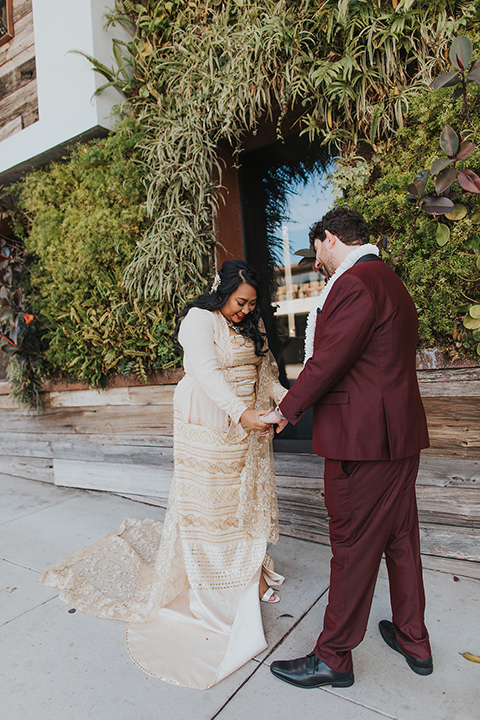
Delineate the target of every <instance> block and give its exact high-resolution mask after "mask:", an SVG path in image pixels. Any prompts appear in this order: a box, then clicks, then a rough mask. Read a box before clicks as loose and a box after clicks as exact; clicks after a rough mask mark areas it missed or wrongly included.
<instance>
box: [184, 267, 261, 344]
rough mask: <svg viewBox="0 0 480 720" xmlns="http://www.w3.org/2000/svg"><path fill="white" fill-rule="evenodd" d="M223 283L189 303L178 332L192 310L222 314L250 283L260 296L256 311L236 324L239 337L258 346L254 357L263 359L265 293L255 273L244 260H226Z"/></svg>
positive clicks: (222, 270)
mask: <svg viewBox="0 0 480 720" xmlns="http://www.w3.org/2000/svg"><path fill="white" fill-rule="evenodd" d="M218 276H219V278H220V282H218V278H216V282H214V284H213V285H212V289H211V290H210V292H208V293H205V294H204V295H200V296H199V297H198V298H196V299H195V300H192V301H191V302H189V303H187V305H186V306H185V308H184V309H183V310H182V312H181V313H179V315H178V316H177V332H178V328H179V325H180V320H181V319H182V318H184V317H185V316H186V315H187V313H188V311H189V310H190V309H191V308H192V307H197V308H202V310H210V312H213V311H214V310H221V309H222V307H223V306H224V305H225V303H226V302H227V300H228V298H229V297H230V295H231V294H232V293H234V292H235V291H236V290H237V288H238V287H239V285H241V284H242V283H247V285H251V286H252V287H253V288H254V290H255V291H256V293H257V304H256V306H255V309H254V310H252V311H251V312H249V313H248V315H245V317H244V318H243V320H242V321H241V322H239V323H235V325H236V327H237V328H238V329H239V330H240V334H241V335H243V336H244V337H247V338H250V339H251V340H253V342H254V343H255V354H256V355H259V356H262V355H264V354H265V353H264V352H263V347H264V344H265V334H264V333H262V332H260V328H259V321H260V318H261V306H262V290H261V288H260V283H259V281H258V277H257V275H256V273H255V272H254V270H252V268H251V267H250V266H249V265H247V263H246V262H244V261H243V260H226V261H225V262H224V263H223V265H222V267H221V269H220V271H219V273H218Z"/></svg>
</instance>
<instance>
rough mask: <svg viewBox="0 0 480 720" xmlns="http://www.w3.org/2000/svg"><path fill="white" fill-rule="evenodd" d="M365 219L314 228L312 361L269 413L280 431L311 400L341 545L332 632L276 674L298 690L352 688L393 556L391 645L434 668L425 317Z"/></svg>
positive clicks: (335, 542) (333, 576)
mask: <svg viewBox="0 0 480 720" xmlns="http://www.w3.org/2000/svg"><path fill="white" fill-rule="evenodd" d="M368 239H369V230H368V227H367V225H366V223H365V220H364V219H363V217H362V216H361V215H360V214H359V213H357V212H356V211H354V210H350V209H348V208H346V207H340V208H337V209H334V210H331V211H330V212H328V213H327V214H326V215H325V216H324V217H323V219H322V220H321V221H320V222H318V223H316V224H315V225H313V227H312V228H311V230H310V243H311V245H312V246H313V247H314V249H315V251H316V260H315V267H316V269H317V270H321V271H322V272H323V273H324V274H325V276H326V277H327V279H328V283H327V285H326V286H325V288H324V290H323V291H322V293H321V295H320V297H319V300H318V302H317V305H316V307H314V308H313V311H312V312H311V313H310V317H309V322H308V323H307V330H306V339H305V347H306V363H305V366H304V368H303V370H302V372H301V373H300V375H299V377H298V379H297V381H296V382H295V384H294V385H293V387H292V388H291V389H290V390H289V392H288V393H287V395H286V396H285V398H284V399H283V401H282V402H281V404H280V406H279V407H278V408H276V410H275V411H271V412H270V413H269V414H268V415H265V416H264V417H263V418H262V419H264V420H265V421H266V422H269V423H277V424H278V426H279V427H278V428H277V432H280V431H281V430H282V429H283V428H284V427H285V425H286V424H287V421H288V422H291V423H292V424H293V425H295V423H297V422H298V421H299V420H300V418H301V417H302V415H303V413H304V412H305V411H306V410H308V408H310V407H312V406H313V441H312V444H313V450H314V452H315V453H316V454H317V455H320V456H323V457H325V504H326V508H327V511H328V514H329V516H330V521H329V531H330V543H331V548H332V560H331V569H330V590H329V597H328V604H327V608H326V610H325V617H324V624H323V630H322V632H321V634H320V636H319V638H318V640H317V643H316V646H315V648H314V650H313V652H312V653H310V654H309V655H307V656H306V657H301V658H297V659H296V660H285V661H276V662H273V663H272V665H271V671H272V673H273V674H274V675H276V676H277V677H278V678H280V679H281V680H285V681H286V682H289V683H291V684H293V685H297V686H299V687H320V686H322V685H331V686H332V687H348V686H350V685H352V684H353V682H354V675H353V669H352V649H353V648H355V647H356V646H357V645H358V644H359V643H360V642H361V640H362V639H363V636H364V634H365V631H366V627H367V621H368V616H369V612H370V606H371V603H372V597H373V592H374V588H375V581H376V578H377V573H378V569H379V565H380V561H381V558H382V555H383V554H384V555H385V559H386V563H387V569H388V576H389V582H390V599H391V607H392V616H393V622H390V621H388V620H382V621H381V622H380V625H379V628H380V633H381V635H382V637H383V639H384V641H385V642H386V643H387V645H389V646H390V647H391V648H392V649H393V650H396V651H397V652H398V653H400V654H401V655H403V656H404V658H405V659H406V661H407V663H408V665H409V666H410V668H411V669H412V670H413V671H414V672H415V673H417V674H419V675H429V674H430V673H431V672H432V669H433V663H432V658H431V651H430V644H429V640H428V633H427V629H426V627H425V624H424V609H425V595H424V589H423V580H422V566H421V561H420V547H419V532H418V518H417V506H416V498H415V479H416V476H417V471H418V463H419V453H420V449H421V448H425V447H428V433H427V426H426V420H425V413H424V409H423V405H422V401H421V399H420V394H419V390H418V384H417V378H416V372H415V356H416V347H417V325H418V322H417V312H416V309H415V305H414V303H413V301H412V299H411V298H410V296H409V294H408V292H407V290H406V289H405V287H404V285H403V284H402V282H401V281H400V280H399V278H398V277H397V276H396V275H395V273H394V272H393V271H392V270H391V269H390V268H389V267H387V266H386V265H385V264H384V263H383V262H382V261H381V260H380V259H379V257H378V249H377V248H376V247H375V246H374V245H371V244H368Z"/></svg>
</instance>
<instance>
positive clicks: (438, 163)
mask: <svg viewBox="0 0 480 720" xmlns="http://www.w3.org/2000/svg"><path fill="white" fill-rule="evenodd" d="M452 162H453V160H451V159H450V158H438V160H434V161H433V163H432V167H431V168H430V172H431V173H432V175H436V174H437V173H438V172H440V170H443V169H444V168H446V167H448V166H449V165H451V164H452Z"/></svg>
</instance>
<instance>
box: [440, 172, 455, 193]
mask: <svg viewBox="0 0 480 720" xmlns="http://www.w3.org/2000/svg"><path fill="white" fill-rule="evenodd" d="M456 177H457V171H456V170H455V168H446V169H445V170H440V172H439V173H438V175H437V177H436V180H435V192H436V193H437V195H441V194H442V193H443V192H445V190H446V189H447V188H449V187H450V185H451V184H452V183H453V181H454V180H455V179H456Z"/></svg>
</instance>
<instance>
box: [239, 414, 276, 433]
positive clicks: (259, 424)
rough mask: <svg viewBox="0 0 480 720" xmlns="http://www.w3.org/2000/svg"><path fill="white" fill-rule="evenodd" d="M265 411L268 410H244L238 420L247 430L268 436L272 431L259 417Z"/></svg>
mask: <svg viewBox="0 0 480 720" xmlns="http://www.w3.org/2000/svg"><path fill="white" fill-rule="evenodd" d="M266 412H268V410H252V409H250V410H244V412H243V413H242V415H241V417H240V422H241V423H242V425H245V427H247V428H248V429H249V430H253V432H256V433H258V434H259V435H266V436H267V437H268V436H269V435H270V434H271V432H272V428H271V426H270V425H267V423H265V422H264V421H263V419H261V416H262V415H264V414H265V413H266Z"/></svg>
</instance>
